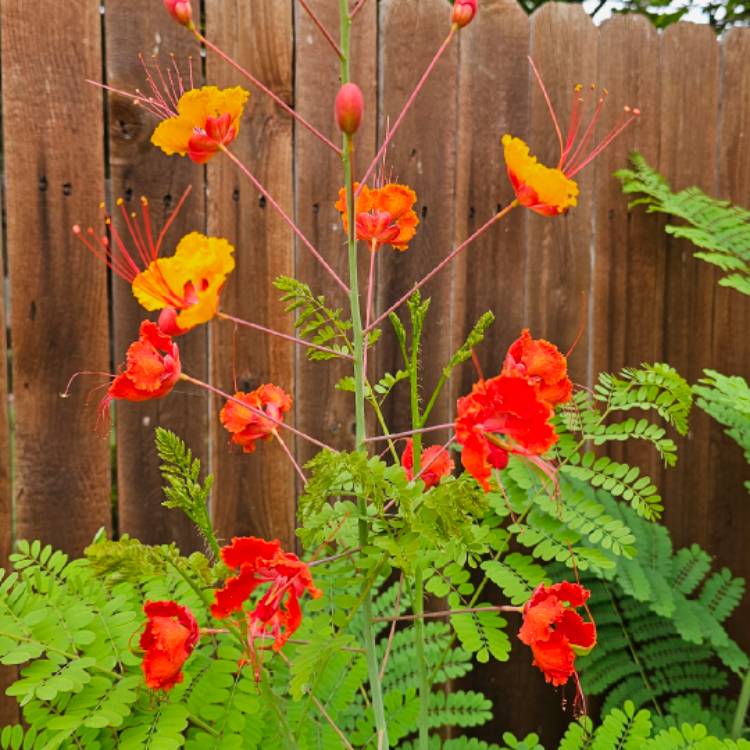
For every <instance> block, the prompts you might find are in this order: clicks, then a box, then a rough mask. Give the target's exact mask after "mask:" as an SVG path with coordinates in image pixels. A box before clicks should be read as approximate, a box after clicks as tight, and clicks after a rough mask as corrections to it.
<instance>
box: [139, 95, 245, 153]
mask: <svg viewBox="0 0 750 750" xmlns="http://www.w3.org/2000/svg"><path fill="white" fill-rule="evenodd" d="M249 96H250V94H249V92H247V91H245V89H243V88H242V87H240V86H235V87H233V88H231V89H219V88H217V87H216V86H203V87H202V88H199V89H190V90H188V91H186V92H185V93H184V94H183V95H182V96H181V97H180V99H179V101H178V102H177V112H176V113H174V114H173V115H172V116H171V117H168V118H166V119H165V120H164V121H163V122H161V123H159V125H157V127H156V130H154V134H153V135H152V136H151V143H153V144H154V146H158V147H159V148H160V149H161V150H162V151H163V152H164V153H165V154H167V156H171V155H172V154H179V155H180V156H186V155H187V156H188V157H189V158H190V159H191V160H192V161H194V162H196V163H197V164H205V163H206V162H207V161H208V160H209V159H211V157H212V156H214V154H216V153H217V152H218V151H219V150H220V149H221V148H223V147H224V146H228V145H229V144H230V143H231V142H232V141H233V140H234V139H235V138H236V137H237V134H238V133H239V132H240V120H241V119H242V113H243V111H244V109H245V104H246V102H247V99H248V97H249Z"/></svg>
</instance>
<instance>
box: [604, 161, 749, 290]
mask: <svg viewBox="0 0 750 750" xmlns="http://www.w3.org/2000/svg"><path fill="white" fill-rule="evenodd" d="M631 164H632V169H622V170H620V171H619V172H616V173H615V174H616V176H617V177H619V178H620V180H621V181H622V190H623V192H624V193H625V194H626V195H634V196H637V197H636V198H635V199H634V200H633V201H631V203H630V205H631V207H632V206H637V205H645V206H646V209H647V211H648V212H649V213H652V212H658V213H664V214H670V215H671V216H675V217H677V218H679V219H682V220H683V221H684V222H685V224H682V225H679V226H678V225H674V224H667V226H666V231H667V232H668V233H669V234H671V235H673V236H674V237H679V238H684V239H687V240H690V242H692V243H693V244H694V245H696V246H697V248H698V250H696V251H695V253H694V254H695V257H696V258H700V259H701V260H703V261H705V262H706V263H711V264H712V265H714V266H717V267H718V268H720V269H721V270H722V271H723V272H724V273H725V275H724V276H723V277H722V278H721V279H720V281H719V284H721V285H722V286H728V287H731V288H733V289H736V290H737V291H739V292H741V293H742V294H750V211H747V210H746V209H744V208H740V207H739V206H733V205H732V204H730V203H729V202H727V201H720V200H717V199H715V198H711V197H710V196H708V195H706V194H705V193H703V192H702V191H701V190H699V189H698V188H696V187H691V188H687V189H686V190H681V191H680V192H679V193H675V192H673V191H672V188H671V187H670V186H669V184H668V183H667V182H666V180H665V179H664V178H663V177H662V176H661V175H660V174H659V173H658V172H657V171H656V170H654V169H653V168H652V167H650V166H649V164H648V163H647V162H646V160H645V159H644V158H643V157H642V156H641V155H640V154H632V155H631Z"/></svg>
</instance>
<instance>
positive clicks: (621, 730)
mask: <svg viewBox="0 0 750 750" xmlns="http://www.w3.org/2000/svg"><path fill="white" fill-rule="evenodd" d="M658 718H659V717H658V716H657V715H654V714H652V713H651V712H650V711H649V710H647V709H640V710H638V709H637V707H636V706H635V704H634V703H633V702H632V701H625V703H624V705H623V706H622V707H617V708H613V709H612V710H611V711H609V712H608V713H607V715H606V716H605V717H604V720H603V721H602V723H601V724H600V725H599V726H598V727H596V728H594V726H593V724H592V722H591V720H590V719H589V718H588V717H583V718H581V719H579V720H578V721H576V722H574V723H573V724H571V725H570V726H569V728H568V731H567V732H566V733H565V736H564V737H563V739H562V741H561V742H560V745H559V746H558V750H615V749H616V748H619V749H620V750H678V748H683V749H685V750H686V749H687V748H692V750H750V742H748V741H746V740H736V741H733V740H728V739H724V738H722V737H716V736H714V735H712V734H710V733H709V730H708V728H707V727H706V726H704V725H703V724H700V723H695V717H693V718H692V719H691V720H690V723H688V722H683V723H681V724H680V725H679V726H673V727H670V728H669V729H660V728H659V727H658V723H659V722H658Z"/></svg>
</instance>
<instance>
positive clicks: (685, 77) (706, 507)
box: [652, 23, 719, 547]
mask: <svg viewBox="0 0 750 750" xmlns="http://www.w3.org/2000/svg"><path fill="white" fill-rule="evenodd" d="M661 42H662V44H661V75H662V81H663V82H664V85H663V86H662V92H661V114H660V120H661V138H660V146H659V152H660V153H659V165H658V166H659V171H660V172H661V173H662V174H663V175H664V176H665V177H666V179H667V181H669V182H670V184H671V185H672V186H673V188H674V189H675V190H681V189H682V188H685V187H687V186H689V185H698V186H699V187H701V188H702V189H703V190H705V191H706V192H708V193H711V194H715V193H716V187H717V179H716V143H717V135H718V134H717V113H718V96H719V93H718V92H719V45H718V43H717V41H716V36H715V34H714V33H713V31H712V30H711V29H710V28H709V27H708V26H697V25H694V24H689V23H680V24H676V25H674V26H670V27H669V28H668V29H667V30H666V32H665V33H664V35H663V36H662V40H661ZM686 60H700V61H701V63H700V65H686V64H685V61H686ZM665 248H666V252H667V260H666V263H667V270H666V278H665V290H664V294H665V309H664V319H663V325H664V331H665V333H664V352H663V357H664V361H665V362H669V364H670V365H672V366H673V367H675V368H676V369H677V371H678V372H679V373H680V374H681V375H683V377H685V378H687V379H688V381H689V382H691V383H692V382H695V381H696V380H697V379H698V378H699V377H700V375H701V373H702V371H703V368H705V367H711V366H712V365H713V364H714V362H713V360H712V340H713V332H712V326H713V322H712V318H711V314H710V311H711V309H712V305H713V302H714V290H715V288H716V274H715V273H714V272H713V271H712V270H711V268H710V267H709V266H707V265H706V264H705V263H703V262H701V261H699V260H696V259H695V258H693V250H694V247H693V245H691V244H690V243H688V242H685V241H676V240H674V239H672V238H669V237H668V238H666V240H665ZM655 322H656V321H653V322H652V325H653V324H655ZM709 435H710V420H709V418H708V417H707V416H706V415H705V414H704V413H703V412H701V411H700V410H695V411H694V412H693V415H692V417H691V426H690V433H689V435H688V437H687V438H685V439H680V440H678V441H677V443H678V447H679V451H680V461H679V464H678V466H677V468H676V469H675V470H670V471H668V472H665V473H664V476H663V480H662V481H661V484H659V486H660V487H661V488H662V489H663V493H664V494H663V497H664V498H665V501H666V502H665V508H666V512H665V516H664V517H665V520H666V522H667V524H668V526H669V527H670V529H671V531H672V533H673V535H674V540H675V543H676V545H678V546H681V545H685V544H691V543H693V542H697V543H698V544H701V545H703V546H706V547H710V538H709V537H708V530H709V529H710V528H711V525H712V521H711V517H712V515H713V509H712V502H711V482H710V477H711V472H712V468H711V463H710V450H709Z"/></svg>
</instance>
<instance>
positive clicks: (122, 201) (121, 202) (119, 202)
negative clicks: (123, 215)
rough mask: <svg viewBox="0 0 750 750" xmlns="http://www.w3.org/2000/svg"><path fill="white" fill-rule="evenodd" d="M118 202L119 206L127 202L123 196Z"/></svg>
mask: <svg viewBox="0 0 750 750" xmlns="http://www.w3.org/2000/svg"><path fill="white" fill-rule="evenodd" d="M116 202H117V205H118V206H121V205H122V204H123V203H125V201H124V200H123V199H122V198H118V199H117V201H116Z"/></svg>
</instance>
